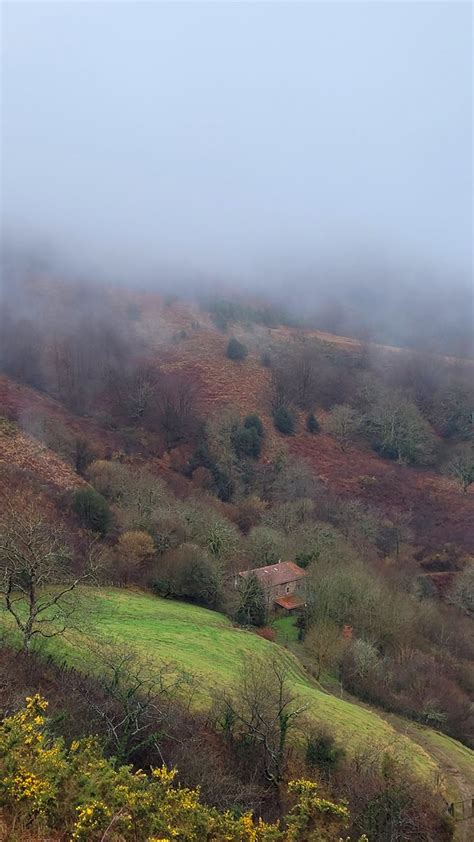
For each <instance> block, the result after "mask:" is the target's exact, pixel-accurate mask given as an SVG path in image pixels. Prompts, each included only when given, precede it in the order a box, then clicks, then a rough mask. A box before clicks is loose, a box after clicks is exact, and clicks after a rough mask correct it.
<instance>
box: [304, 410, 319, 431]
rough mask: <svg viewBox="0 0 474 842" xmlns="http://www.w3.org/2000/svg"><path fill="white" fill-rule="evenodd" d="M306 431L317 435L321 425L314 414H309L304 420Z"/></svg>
mask: <svg viewBox="0 0 474 842" xmlns="http://www.w3.org/2000/svg"><path fill="white" fill-rule="evenodd" d="M306 429H307V431H308V433H319V432H320V430H321V425H320V423H319V421H318V419H317V418H316V416H315V414H314V412H310V413H309V415H308V417H307V419H306Z"/></svg>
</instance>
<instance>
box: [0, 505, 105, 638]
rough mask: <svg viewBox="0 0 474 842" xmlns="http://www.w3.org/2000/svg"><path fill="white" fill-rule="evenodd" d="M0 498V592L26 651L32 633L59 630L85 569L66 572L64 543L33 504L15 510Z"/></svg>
mask: <svg viewBox="0 0 474 842" xmlns="http://www.w3.org/2000/svg"><path fill="white" fill-rule="evenodd" d="M2 502H3V509H4V513H3V518H2V521H1V523H0V598H1V599H2V602H3V605H4V608H5V609H6V611H8V612H9V614H11V616H12V617H13V619H14V621H15V624H16V627H17V628H18V630H19V632H20V634H21V637H22V643H23V650H24V652H25V653H27V654H28V653H29V652H30V650H31V644H32V642H33V639H34V638H35V637H37V636H41V637H45V638H51V637H57V636H58V635H61V634H63V633H64V632H65V630H66V627H67V624H68V620H69V618H70V616H71V614H72V613H73V611H74V609H75V602H76V601H75V599H74V597H73V592H74V591H75V589H76V588H77V586H78V585H79V584H80V583H81V582H83V581H84V580H85V579H86V578H87V577H88V576H89V575H90V569H86V570H85V571H84V572H83V573H81V574H80V575H78V576H75V577H74V576H72V575H71V571H70V561H71V552H70V549H69V548H68V546H67V545H66V543H65V541H64V538H63V535H62V533H61V531H60V530H59V529H58V528H57V527H56V526H54V525H53V524H51V522H49V521H48V520H47V519H46V517H45V516H44V515H43V514H42V512H41V511H40V509H39V507H37V506H35V505H34V504H29V505H28V506H27V507H26V508H25V509H24V511H19V510H18V509H16V508H15V507H14V506H13V505H12V503H11V502H9V501H5V500H4V501H2Z"/></svg>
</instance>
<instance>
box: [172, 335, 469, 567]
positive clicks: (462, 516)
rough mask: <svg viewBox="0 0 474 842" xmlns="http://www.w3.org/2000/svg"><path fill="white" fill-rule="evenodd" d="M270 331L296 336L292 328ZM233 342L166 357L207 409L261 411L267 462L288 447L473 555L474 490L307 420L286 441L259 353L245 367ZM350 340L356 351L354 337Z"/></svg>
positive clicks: (347, 489)
mask: <svg viewBox="0 0 474 842" xmlns="http://www.w3.org/2000/svg"><path fill="white" fill-rule="evenodd" d="M271 333H272V334H273V335H274V334H279V335H283V334H284V333H287V334H288V335H291V333H290V329H278V330H277V331H274V330H272V331H271ZM336 338H337V337H336ZM342 339H343V340H344V341H345V339H344V338H342ZM227 341H228V337H227V336H225V335H222V334H220V333H219V332H217V331H215V330H200V331H197V332H196V333H195V334H193V335H191V336H190V337H189V338H186V339H183V341H182V342H180V343H179V345H178V346H177V348H176V350H173V351H169V352H168V354H167V367H168V368H169V369H170V370H177V369H179V370H182V371H185V372H186V373H187V374H189V375H190V376H191V377H193V376H194V377H196V378H198V379H199V382H200V386H201V398H200V399H201V409H202V410H204V411H205V412H207V411H209V410H210V409H213V410H215V409H216V408H219V407H222V406H233V407H235V408H236V409H237V410H238V411H239V412H240V413H241V414H245V413H248V412H254V411H257V412H258V413H259V414H260V415H261V416H262V418H263V419H264V421H265V422H266V427H267V430H268V431H269V432H270V435H269V437H268V440H267V442H266V446H265V451H264V458H270V456H272V455H274V454H275V453H276V452H278V451H279V450H282V449H285V448H288V449H289V451H290V452H291V453H292V454H293V455H295V456H299V457H302V458H304V459H306V460H307V461H308V462H310V464H311V465H312V466H313V467H314V470H315V472H316V474H317V476H318V477H319V478H320V479H321V480H322V481H323V482H324V484H325V485H326V486H327V487H328V488H329V489H330V490H331V491H333V492H336V493H339V494H342V495H347V496H348V497H358V498H359V499H362V500H366V501H367V502H368V503H370V504H372V505H375V506H382V507H386V508H387V509H390V508H393V507H396V508H397V509H399V510H402V511H407V512H411V513H412V516H413V524H414V526H415V530H416V536H417V542H418V543H420V544H422V545H424V546H426V547H428V548H435V547H439V546H442V545H443V544H445V543H446V542H447V541H452V542H454V543H457V544H459V546H461V547H463V548H464V549H465V550H466V551H468V552H474V490H473V489H470V490H469V491H468V493H467V494H463V493H462V492H461V491H460V490H459V487H458V486H457V485H456V484H455V483H454V482H453V481H452V480H449V479H448V478H446V477H443V476H441V475H440V474H437V473H435V472H434V471H432V470H429V469H424V468H413V467H410V468H409V467H406V466H404V465H399V464H397V463H396V462H393V461H390V460H387V459H382V458H380V457H379V456H377V455H376V454H375V453H373V452H372V451H371V450H370V449H369V448H368V447H367V446H357V447H355V446H353V447H349V449H348V450H347V451H346V452H342V451H341V450H340V448H339V447H338V445H337V443H336V441H335V440H334V439H333V438H332V437H331V436H328V435H325V434H324V433H321V434H319V435H316V436H315V435H311V434H310V433H307V432H305V431H304V430H303V427H304V424H303V421H302V420H301V421H300V424H299V428H300V430H301V432H300V431H298V432H297V435H295V436H294V437H291V438H287V437H285V436H281V435H280V434H278V433H277V432H276V431H275V430H274V429H273V427H272V423H271V416H270V414H269V379H270V378H269V371H268V369H266V368H264V367H263V366H262V365H261V364H260V362H259V360H258V358H257V357H256V356H255V355H253V354H249V356H248V358H247V360H245V361H244V362H242V363H235V362H232V361H231V360H228V359H227V358H226V356H225V348H226V344H227ZM348 342H349V343H351V344H352V346H353V347H358V343H357V342H355V340H348ZM318 415H321V416H322V415H323V413H318Z"/></svg>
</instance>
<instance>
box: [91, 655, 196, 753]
mask: <svg viewBox="0 0 474 842" xmlns="http://www.w3.org/2000/svg"><path fill="white" fill-rule="evenodd" d="M92 652H93V654H94V659H95V661H96V663H97V665H98V666H99V669H98V671H97V681H98V683H99V685H100V687H101V688H102V690H103V691H104V694H103V697H100V698H98V696H97V693H95V692H94V691H93V688H91V685H90V682H88V681H87V679H85V680H84V681H81V680H79V681H76V683H75V685H74V689H75V691H76V692H78V693H80V695H81V696H82V697H83V698H84V700H85V701H86V703H87V705H88V706H89V707H90V709H91V711H92V713H93V714H94V715H95V716H96V717H97V718H98V719H99V720H100V721H101V723H102V725H103V726H105V730H106V733H107V737H108V740H109V742H110V748H111V750H112V751H113V753H114V754H115V756H116V757H117V759H118V761H119V762H121V763H126V762H130V761H131V760H132V759H133V758H137V757H138V756H139V755H140V753H141V752H144V751H145V750H146V751H147V752H148V753H149V752H150V750H151V751H152V752H154V753H155V755H156V758H157V761H158V762H159V763H161V764H164V762H165V760H164V757H163V754H162V749H161V743H162V741H163V740H164V739H169V738H173V737H172V734H171V732H172V730H173V729H172V724H173V717H174V715H175V713H176V707H177V705H178V706H181V709H183V708H186V709H188V710H189V707H190V705H191V704H192V700H193V690H194V681H193V679H192V677H191V676H190V675H188V674H187V673H185V672H183V671H182V670H179V669H178V668H177V667H176V665H175V664H169V663H161V664H158V665H157V664H156V662H147V661H145V660H143V658H140V655H139V653H137V652H136V651H135V650H134V649H132V648H129V647H118V646H115V645H113V644H103V645H100V646H99V645H97V644H95V645H92Z"/></svg>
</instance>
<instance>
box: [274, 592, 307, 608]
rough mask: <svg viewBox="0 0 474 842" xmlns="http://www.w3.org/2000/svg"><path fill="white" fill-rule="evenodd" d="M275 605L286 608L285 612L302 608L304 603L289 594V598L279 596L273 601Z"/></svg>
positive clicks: (299, 598) (298, 597) (302, 600)
mask: <svg viewBox="0 0 474 842" xmlns="http://www.w3.org/2000/svg"><path fill="white" fill-rule="evenodd" d="M275 605H279V606H280V608H286V610H287V611H292V610H293V608H303V606H304V605H306V603H305V601H304V599H301V597H300V596H297V594H290V595H289V596H279V597H278V599H276V600H275Z"/></svg>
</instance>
